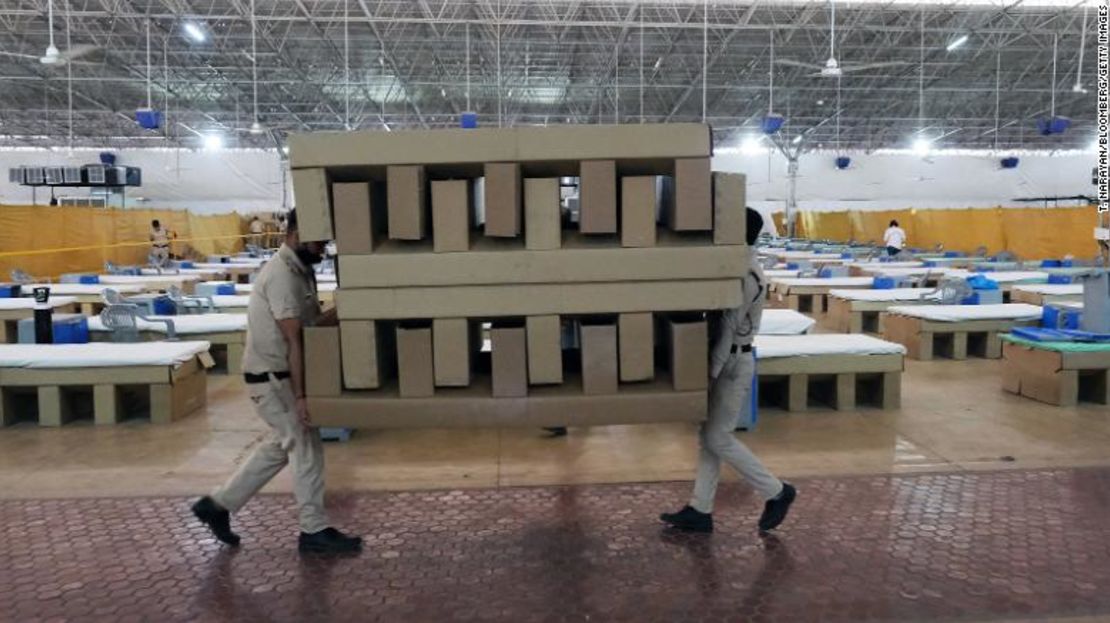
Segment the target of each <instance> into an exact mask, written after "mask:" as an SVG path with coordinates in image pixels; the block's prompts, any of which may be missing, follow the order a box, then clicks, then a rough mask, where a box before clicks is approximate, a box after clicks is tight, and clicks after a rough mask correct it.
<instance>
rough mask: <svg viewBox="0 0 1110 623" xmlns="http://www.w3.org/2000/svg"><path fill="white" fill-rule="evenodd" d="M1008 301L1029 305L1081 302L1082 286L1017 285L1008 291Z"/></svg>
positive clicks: (1070, 284) (1068, 284)
mask: <svg viewBox="0 0 1110 623" xmlns="http://www.w3.org/2000/svg"><path fill="white" fill-rule="evenodd" d="M1010 300H1011V301H1013V302H1014V303H1028V304H1030V305H1050V304H1053V303H1076V302H1081V301H1082V300H1083V285H1082V284H1078V283H1064V284H1055V283H1041V284H1032V285H1026V284H1019V285H1016V286H1014V287H1013V289H1012V290H1010Z"/></svg>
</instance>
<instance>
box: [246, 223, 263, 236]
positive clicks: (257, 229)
mask: <svg viewBox="0 0 1110 623" xmlns="http://www.w3.org/2000/svg"><path fill="white" fill-rule="evenodd" d="M250 231H251V233H252V234H261V233H262V232H264V231H266V227H265V226H264V225H263V224H262V221H251V225H250Z"/></svg>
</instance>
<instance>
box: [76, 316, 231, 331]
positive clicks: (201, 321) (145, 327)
mask: <svg viewBox="0 0 1110 623" xmlns="http://www.w3.org/2000/svg"><path fill="white" fill-rule="evenodd" d="M148 317H149V318H159V319H165V320H172V321H173V329H174V331H175V332H177V334H178V335H196V334H198V333H231V332H235V331H246V330H247V315H246V314H185V315H182V316H148ZM138 326H139V330H140V331H154V332H157V333H165V332H166V325H164V324H162V323H161V322H147V321H145V320H140V321H138ZM89 331H94V332H105V331H108V328H107V327H105V326H104V323H103V322H102V321H101V320H100V316H93V317H92V318H89Z"/></svg>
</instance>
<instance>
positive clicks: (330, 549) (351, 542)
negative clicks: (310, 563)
mask: <svg viewBox="0 0 1110 623" xmlns="http://www.w3.org/2000/svg"><path fill="white" fill-rule="evenodd" d="M297 549H299V550H300V551H302V552H313V553H317V554H342V553H350V552H358V551H362V537H357V536H347V535H346V534H343V533H342V532H340V531H338V530H336V529H335V528H324V529H323V530H321V531H319V532H313V533H312V534H309V533H307V532H302V533H301V537H300V540H299V542H298V544H297Z"/></svg>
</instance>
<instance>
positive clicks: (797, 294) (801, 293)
mask: <svg viewBox="0 0 1110 623" xmlns="http://www.w3.org/2000/svg"><path fill="white" fill-rule="evenodd" d="M874 283H875V280H874V279H873V278H871V277H831V278H827V279H822V278H808V277H802V278H794V279H791V278H786V279H772V280H771V285H770V286H769V288H768V289H769V291H770V297H771V299H770V300H771V305H772V306H773V307H786V308H787V309H793V310H795V311H799V312H802V313H811V314H813V315H821V314H824V313H825V312H826V310H827V309H828V305H827V301H826V299H827V297H828V294H829V290H832V289H861V290H862V289H870V288H871V287H872V286H873V285H874Z"/></svg>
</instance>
